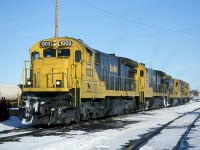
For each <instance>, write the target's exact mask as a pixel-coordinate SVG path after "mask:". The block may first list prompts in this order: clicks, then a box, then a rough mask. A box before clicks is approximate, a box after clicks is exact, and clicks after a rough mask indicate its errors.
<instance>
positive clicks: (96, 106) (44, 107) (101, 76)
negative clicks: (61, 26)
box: [21, 37, 190, 125]
mask: <svg viewBox="0 0 200 150" xmlns="http://www.w3.org/2000/svg"><path fill="white" fill-rule="evenodd" d="M28 63H29V65H25V68H24V83H23V86H22V96H21V99H22V102H23V107H24V108H25V113H24V118H23V122H26V123H30V124H32V125H38V124H44V125H47V124H48V125H50V124H68V123H70V122H71V121H86V120H89V119H91V118H98V117H104V116H111V115H118V114H124V113H131V112H134V111H138V110H144V109H152V108H158V107H163V106H167V105H171V106H173V105H178V104H183V103H186V102H187V101H188V100H189V97H190V96H189V84H188V83H186V82H184V81H182V80H178V79H174V78H172V77H171V76H169V75H167V74H166V73H164V72H162V71H159V70H153V69H150V68H146V67H145V65H144V64H140V63H137V62H136V61H134V60H131V59H128V58H123V57H118V56H115V55H112V54H106V53H103V52H100V51H98V50H95V49H93V48H91V47H89V46H87V45H86V44H85V43H84V42H83V41H82V40H78V39H74V38H69V37H64V38H59V37H55V38H50V39H46V40H41V41H39V42H37V43H36V44H35V45H33V46H32V47H31V49H30V61H29V62H28ZM26 66H30V68H27V67H26Z"/></svg>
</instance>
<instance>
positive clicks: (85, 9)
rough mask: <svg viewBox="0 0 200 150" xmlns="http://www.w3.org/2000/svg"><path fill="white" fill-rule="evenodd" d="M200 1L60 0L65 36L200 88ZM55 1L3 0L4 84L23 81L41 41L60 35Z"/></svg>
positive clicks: (0, 57) (0, 58) (0, 63)
mask: <svg viewBox="0 0 200 150" xmlns="http://www.w3.org/2000/svg"><path fill="white" fill-rule="evenodd" d="M199 18H200V1H199V0H123V1H122V0H101V1H100V0H73V1H70V0H59V36H61V37H63V36H70V37H74V38H80V39H82V40H83V41H84V42H85V43H87V44H88V45H90V46H91V47H93V48H95V49H98V50H100V51H103V52H106V53H115V54H116V55H118V56H123V57H128V58H131V59H133V60H136V61H138V62H142V63H145V64H146V66H147V67H151V68H153V69H157V70H162V71H164V72H166V73H167V74H169V75H171V76H173V77H174V78H178V79H182V80H184V81H187V82H189V83H190V85H191V88H192V89H197V88H199V87H200V63H199V58H200V19H199ZM54 20H55V0H17V1H16V0H2V1H1V5H0V21H1V23H0V34H1V35H0V41H1V48H0V69H1V71H0V84H18V83H19V81H20V77H21V74H22V62H23V60H28V59H29V48H30V47H31V46H32V45H33V44H35V43H36V42H37V41H39V40H41V39H45V38H50V37H54V34H55V33H54V26H55V25H54V24H55V22H54Z"/></svg>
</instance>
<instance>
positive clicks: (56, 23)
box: [55, 0, 58, 37]
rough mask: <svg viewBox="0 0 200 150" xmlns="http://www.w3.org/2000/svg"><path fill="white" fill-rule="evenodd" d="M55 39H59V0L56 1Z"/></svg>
mask: <svg viewBox="0 0 200 150" xmlns="http://www.w3.org/2000/svg"><path fill="white" fill-rule="evenodd" d="M55 37H58V0H56V15H55Z"/></svg>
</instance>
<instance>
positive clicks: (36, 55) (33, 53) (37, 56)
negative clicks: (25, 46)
mask: <svg viewBox="0 0 200 150" xmlns="http://www.w3.org/2000/svg"><path fill="white" fill-rule="evenodd" d="M39 57H40V54H39V52H32V53H31V62H32V64H33V61H34V60H37V59H39Z"/></svg>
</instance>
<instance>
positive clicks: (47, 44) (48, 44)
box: [40, 41, 51, 47]
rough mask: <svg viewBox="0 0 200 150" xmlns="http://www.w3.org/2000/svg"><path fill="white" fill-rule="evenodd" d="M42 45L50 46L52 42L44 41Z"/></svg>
mask: <svg viewBox="0 0 200 150" xmlns="http://www.w3.org/2000/svg"><path fill="white" fill-rule="evenodd" d="M40 46H41V47H48V46H51V42H50V41H43V42H41V43H40Z"/></svg>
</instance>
